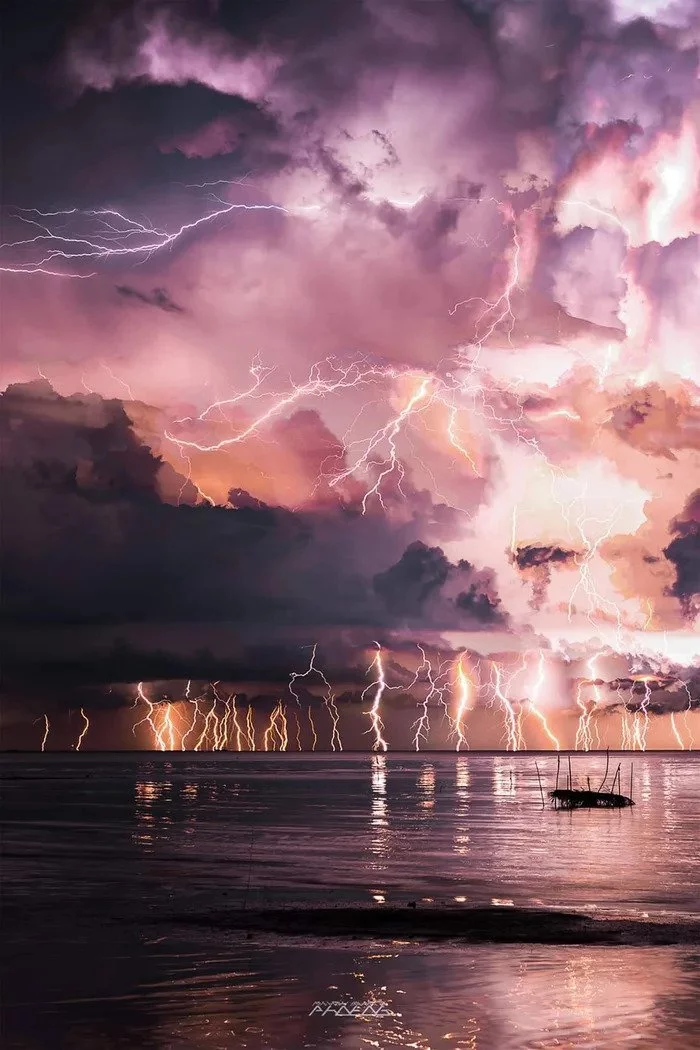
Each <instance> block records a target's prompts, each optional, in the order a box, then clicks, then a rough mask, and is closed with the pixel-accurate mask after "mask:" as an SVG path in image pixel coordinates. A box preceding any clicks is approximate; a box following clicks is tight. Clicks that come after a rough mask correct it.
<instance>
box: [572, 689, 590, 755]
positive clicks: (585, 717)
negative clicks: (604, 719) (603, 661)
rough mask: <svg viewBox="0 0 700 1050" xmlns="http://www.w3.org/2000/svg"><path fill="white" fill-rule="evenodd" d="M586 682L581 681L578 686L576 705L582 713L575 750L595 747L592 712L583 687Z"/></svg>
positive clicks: (587, 749)
mask: <svg viewBox="0 0 700 1050" xmlns="http://www.w3.org/2000/svg"><path fill="white" fill-rule="evenodd" d="M585 684H586V683H585V681H580V682H579V683H578V684H577V686H576V705H577V707H579V708H580V711H581V714H580V715H579V718H578V725H577V727H576V739H575V741H574V750H575V751H590V750H591V749H592V747H593V737H592V735H591V712H590V711H589V709H588V707H587V705H586V701H585V700H584V697H583V687H584V685H585Z"/></svg>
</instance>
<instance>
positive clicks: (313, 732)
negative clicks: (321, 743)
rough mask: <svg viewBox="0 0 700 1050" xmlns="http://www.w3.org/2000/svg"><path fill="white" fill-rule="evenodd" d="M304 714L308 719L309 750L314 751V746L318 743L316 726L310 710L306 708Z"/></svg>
mask: <svg viewBox="0 0 700 1050" xmlns="http://www.w3.org/2000/svg"><path fill="white" fill-rule="evenodd" d="M306 714H307V715H308V718H309V725H310V726H311V750H312V751H315V750H316V744H317V743H318V734H317V732H316V726H315V725H314V719H313V715H312V714H311V708H310V707H307V708H306Z"/></svg>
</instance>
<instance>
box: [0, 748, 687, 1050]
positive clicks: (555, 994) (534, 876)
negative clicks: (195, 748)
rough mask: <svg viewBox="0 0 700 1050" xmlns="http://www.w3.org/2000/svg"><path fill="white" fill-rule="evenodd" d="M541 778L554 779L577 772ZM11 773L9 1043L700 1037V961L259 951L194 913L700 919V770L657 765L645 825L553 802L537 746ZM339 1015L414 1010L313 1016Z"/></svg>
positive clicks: (268, 941) (406, 950)
mask: <svg viewBox="0 0 700 1050" xmlns="http://www.w3.org/2000/svg"><path fill="white" fill-rule="evenodd" d="M620 757H621V760H622V761H623V790H626V789H627V787H628V785H629V763H630V756H629V755H626V756H620ZM537 761H538V764H539V767H540V771H541V773H542V777H543V781H544V786H545V789H546V788H549V787H552V786H553V781H554V771H555V760H554V759H553V758H551V757H543V756H540V757H538V759H537ZM617 761H618V758H617V757H616V758H615V762H614V765H616V764H617ZM573 762H574V765H573V769H574V777H575V779H576V778H577V777H579V778H580V780H581V782H583V781H585V776H586V775H590V777H591V781H592V783H593V785H594V786H597V784H598V782H599V780H600V778H601V777H602V773H603V768H604V765H605V760H604V758H602V759H601V757H600V756H581V755H577V756H575V757H574V760H573ZM2 765H3V777H4V779H3V830H2V852H3V858H2V882H3V905H4V919H3V935H4V938H3V939H4V945H3V956H4V959H3V1011H4V1045H6V1046H12V1047H24V1048H32V1050H33V1048H38V1047H42V1048H43V1047H52V1048H53V1047H61V1048H62V1047H69V1048H73V1047H75V1048H80V1050H82V1048H91V1050H92V1048H94V1047H102V1048H110V1047H134V1048H144V1050H166V1048H172V1050H181V1048H186V1047H192V1048H197V1050H199V1048H203V1047H214V1048H216V1047H221V1048H224V1047H226V1048H229V1047H251V1048H256V1050H257V1048H262V1047H270V1048H279V1050H296V1048H297V1047H308V1048H313V1050H322V1048H325V1047H347V1048H351V1047H352V1048H355V1047H357V1048H358V1050H359V1048H363V1050H364V1048H370V1047H376V1048H382V1047H394V1046H403V1047H415V1048H420V1050H423V1048H428V1047H429V1048H432V1050H435V1048H438V1047H440V1048H442V1047H453V1048H467V1047H469V1048H471V1050H511V1048H513V1050H515V1048H519V1050H520V1048H526V1047H527V1048H533V1050H534V1048H554V1047H557V1048H562V1047H572V1048H573V1047H576V1048H578V1047H601V1048H606V1050H607V1048H610V1047H617V1046H627V1045H630V1046H634V1047H649V1048H651V1047H654V1048H667V1047H668V1048H674V1050H675V1048H676V1047H678V1048H679V1050H680V1048H681V1047H683V1048H684V1050H685V1048H687V1047H692V1046H696V1045H700V952H698V951H697V950H695V949H689V948H663V949H659V948H582V947H557V948H549V947H548V948H544V947H541V946H537V945H535V946H493V947H492V946H470V947H466V948H465V947H453V946H444V945H442V946H424V945H420V946H418V945H409V944H404V943H399V942H396V941H394V942H381V941H377V942H361V941H348V942H341V941H338V940H328V941H323V940H316V941H311V940H296V939H293V938H284V937H276V938H273V937H271V936H268V935H265V936H264V935H257V934H256V935H255V936H254V937H253V938H252V939H251V940H245V939H242V938H241V935H240V934H235V933H233V932H228V933H227V932H226V931H219V930H217V929H216V928H211V927H207V926H206V925H203V926H202V927H197V926H191V925H184V924H182V923H179V922H178V921H177V918H178V916H182V915H186V916H192V915H200V916H202V917H204V918H206V916H207V914H208V913H210V912H213V911H217V912H220V911H221V910H222V909H225V908H226V907H231V908H237V907H240V906H241V904H242V903H243V902H244V901H246V903H247V905H248V906H251V907H258V906H265V905H268V904H269V905H275V904H280V903H285V904H288V903H296V904H297V905H298V906H300V907H303V906H308V905H311V904H317V903H354V904H358V903H359V904H366V905H367V906H368V907H376V908H380V907H382V906H383V902H388V903H397V904H401V903H406V902H408V901H409V900H416V899H418V900H420V899H421V898H430V899H432V900H433V901H434V902H435V903H437V904H440V903H452V904H454V903H455V901H458V902H464V905H465V907H468V906H469V905H474V904H484V903H489V904H490V903H492V902H496V903H499V904H502V905H503V906H504V907H508V906H509V904H510V903H511V902H512V903H513V904H515V905H530V906H533V905H534V906H538V907H545V908H546V907H559V908H562V907H565V908H577V909H588V910H591V911H595V912H596V913H597V914H599V915H606V914H610V915H620V914H624V915H640V914H645V913H646V914H648V915H650V916H654V917H657V918H659V919H664V918H669V917H676V916H679V915H688V914H689V913H692V914H697V913H699V912H700V849H698V845H699V841H700V826H699V823H698V817H697V814H698V812H700V775H699V774H700V768H699V767H698V761H697V759H695V758H694V757H693V756H692V755H686V756H678V755H677V754H674V755H639V754H635V755H634V794H635V798H636V799H637V802H638V805H637V806H636V807H635V808H634V809H632V810H630V811H619V812H581V813H573V814H568V813H554V812H552V811H551V810H549V809H546V810H544V811H543V810H542V808H541V804H540V794H539V787H538V782H537V777H536V773H535V767H534V758H533V756H532V755H530V756H528V755H517V756H504V755H485V754H471V755H454V754H441V755H434V754H433V755H417V756H414V755H411V756H409V755H393V756H392V755H389V756H387V757H383V756H369V755H340V756H328V755H323V756H322V755H300V756H278V755H265V756H260V755H228V754H220V755H216V756H211V755H195V756H192V755H191V754H188V755H182V756H153V755H151V754H148V755H139V754H127V755H118V756H117V755H108V756H93V755H90V754H89V753H86V754H82V755H70V756H63V755H49V754H47V755H40V756H31V757H28V756H19V755H17V756H5V757H4V759H3V763H2ZM611 766H613V761H612V756H611ZM319 1000H322V1001H329V1000H344V1001H348V1000H354V1001H357V1002H362V1003H365V1002H368V1001H374V1002H378V1001H379V1002H383V1003H385V1004H386V1009H387V1010H390V1011H392V1012H393V1013H392V1015H391V1016H384V1017H376V1018H366V1019H358V1018H352V1017H345V1018H343V1017H334V1016H325V1017H320V1016H318V1014H315V1015H313V1016H309V1015H310V1011H311V1010H312V1008H313V1005H314V1002H316V1001H319Z"/></svg>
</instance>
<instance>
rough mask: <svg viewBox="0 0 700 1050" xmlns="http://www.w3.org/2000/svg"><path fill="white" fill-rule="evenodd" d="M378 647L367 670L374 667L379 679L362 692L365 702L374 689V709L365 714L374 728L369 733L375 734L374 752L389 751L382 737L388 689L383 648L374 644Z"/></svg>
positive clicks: (376, 643)
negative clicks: (383, 699)
mask: <svg viewBox="0 0 700 1050" xmlns="http://www.w3.org/2000/svg"><path fill="white" fill-rule="evenodd" d="M374 644H375V645H376V647H377V652H376V655H375V657H374V660H373V661H372V663H371V664H370V665H369V667H368V668H367V671H368V672H369V671H371V670H372V668H373V667H374V668H375V669H376V671H377V678H376V679H375V680H374V681H373V682H371V683H370V684H369V685H368V686H367V688H366V689H364V690H363V691H362V697H361V699H363V700H364V698H365V696H366V695H367V693H368V692H369V691H370V689H372V688H374V690H375V693H374V700H373V701H372V707H371V708H370V710H369V711H365V714H368V715H369V716H370V719H371V720H372V726H371V728H370V729H369V730H368V732H369V733H373V734H374V742H373V744H372V750H373V751H388V749H389V748H388V744H387V742H386V740H385V739H384V736H383V735H382V734H383V732H384V723H383V722H382V718H381V713H380V711H381V703H382V696H383V695H384V690H385V689H386V679H385V677H384V667H383V665H382V647H381V645H380V644H379V642H375V643H374Z"/></svg>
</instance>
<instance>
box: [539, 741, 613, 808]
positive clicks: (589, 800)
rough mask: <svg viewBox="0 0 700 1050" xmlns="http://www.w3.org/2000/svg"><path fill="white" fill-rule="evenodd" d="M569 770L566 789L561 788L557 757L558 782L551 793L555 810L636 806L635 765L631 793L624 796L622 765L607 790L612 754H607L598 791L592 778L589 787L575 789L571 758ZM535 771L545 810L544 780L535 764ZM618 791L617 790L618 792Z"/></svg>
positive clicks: (589, 780)
mask: <svg viewBox="0 0 700 1050" xmlns="http://www.w3.org/2000/svg"><path fill="white" fill-rule="evenodd" d="M568 764H569V770H568V776H567V779H566V787H563V788H560V787H559V775H560V758H559V755H557V780H556V786H555V788H554V791H550V792H549V798H550V800H551V802H552V805H553V806H554V809H568V810H571V809H628V808H629V807H630V806H633V805H634V799H633V798H632V784H633V779H634V763H630V793H629V795H623V794H622V792H621V790H620V770H621V764H618V767H617V769H616V770H615V774H614V776H613V779H612V784H611V785H610V788H609V789H606V788H605V785H606V783H607V780H608V773H609V771H610V752H609V751H608V752H606V759H605V775H604V776H603V779H602V780H601V782H600V786H599V787H598V788H597V789H594V788H592V787H591V778H590V777H586V783H587V787H585V788H580V787H574V784H573V776H572V773H571V756H569V758H568ZM535 769H536V770H537V780H538V782H539V785H540V794H541V796H542V808H543V809H544V805H545V800H544V791H543V790H542V778H541V777H540V771H539V768H538V767H537V763H535ZM616 789H617V790H616Z"/></svg>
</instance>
